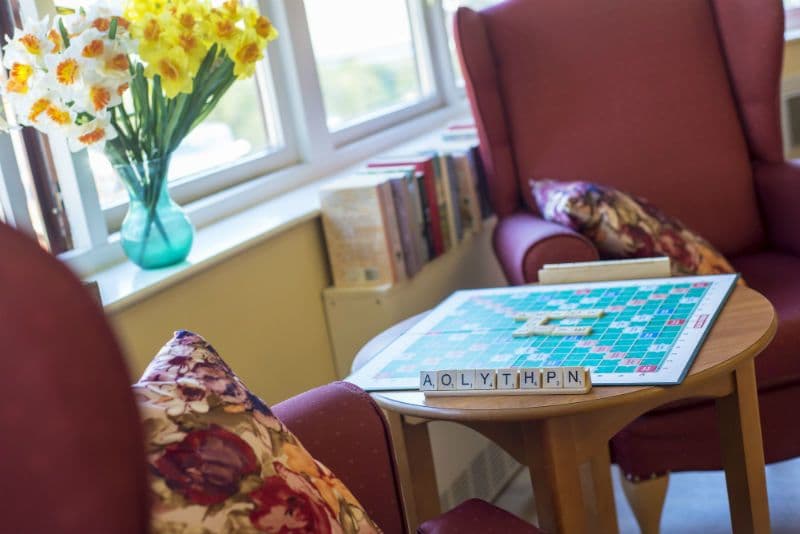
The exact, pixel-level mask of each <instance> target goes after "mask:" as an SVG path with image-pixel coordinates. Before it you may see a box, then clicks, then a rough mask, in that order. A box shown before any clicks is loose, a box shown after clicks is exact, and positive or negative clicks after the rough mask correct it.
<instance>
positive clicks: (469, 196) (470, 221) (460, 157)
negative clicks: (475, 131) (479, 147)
mask: <svg viewBox="0 0 800 534" xmlns="http://www.w3.org/2000/svg"><path fill="white" fill-rule="evenodd" d="M452 158H453V168H454V169H455V174H456V176H457V177H458V186H459V189H458V192H459V199H458V200H459V209H460V211H461V221H462V225H463V227H464V228H465V229H468V230H471V231H472V232H477V231H479V230H480V229H481V226H482V223H483V216H482V215H481V206H480V201H479V200H478V184H477V182H478V177H477V172H476V170H475V168H474V167H473V163H472V160H471V159H470V157H469V151H464V152H454V153H453V154H452Z"/></svg>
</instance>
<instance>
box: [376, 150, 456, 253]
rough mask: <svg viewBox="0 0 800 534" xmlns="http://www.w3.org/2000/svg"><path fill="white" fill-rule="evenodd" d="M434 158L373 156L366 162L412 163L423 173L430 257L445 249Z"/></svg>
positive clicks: (379, 163)
mask: <svg viewBox="0 0 800 534" xmlns="http://www.w3.org/2000/svg"><path fill="white" fill-rule="evenodd" d="M435 159H436V158H434V157H433V155H431V154H423V155H420V154H416V155H405V156H404V155H398V156H383V157H378V158H375V159H373V160H371V161H370V162H369V163H368V164H367V167H389V166H397V165H414V166H415V167H416V169H417V171H419V172H421V173H423V188H422V190H421V192H424V199H425V200H427V208H428V209H427V224H428V233H429V236H430V240H431V244H432V249H433V250H432V255H431V258H435V257H436V256H439V255H440V254H442V253H443V252H444V251H445V247H444V244H445V243H444V232H443V231H442V217H441V213H440V206H441V200H440V199H439V196H438V194H437V182H436V170H435V166H434V161H435Z"/></svg>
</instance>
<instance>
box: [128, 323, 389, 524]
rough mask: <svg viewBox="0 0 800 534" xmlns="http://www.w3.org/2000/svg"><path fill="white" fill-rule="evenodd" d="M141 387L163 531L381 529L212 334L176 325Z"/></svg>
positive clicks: (155, 505)
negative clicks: (227, 358)
mask: <svg viewBox="0 0 800 534" xmlns="http://www.w3.org/2000/svg"><path fill="white" fill-rule="evenodd" d="M133 391H134V395H135V396H136V398H137V400H138V404H139V408H140V411H141V414H142V418H143V423H144V429H145V436H146V446H147V459H148V464H149V468H150V475H151V477H150V480H151V483H150V487H151V491H152V527H153V532H154V533H156V534H160V533H169V534H178V533H181V534H183V533H186V534H190V533H191V534H195V533H197V534H206V533H209V534H210V533H234V532H235V533H251V534H256V533H263V532H269V533H275V534H278V533H280V534H289V533H295V532H296V533H311V532H314V533H316V532H320V533H374V532H380V530H379V529H378V527H377V526H376V525H375V524H374V523H373V522H372V520H371V519H370V518H369V517H368V516H367V514H366V513H365V512H364V509H363V507H362V506H361V505H360V504H359V502H358V501H357V500H356V498H355V497H354V496H353V494H352V493H350V491H349V490H348V489H347V488H346V487H345V485H344V484H343V483H342V482H341V481H340V480H339V479H338V478H336V476H335V475H334V474H333V473H331V472H330V471H329V470H328V469H327V468H326V467H325V466H324V465H322V464H320V463H319V462H317V461H316V460H314V458H313V457H312V456H311V455H310V454H309V453H308V451H306V449H305V448H303V446H302V445H301V444H300V442H299V441H298V440H297V438H296V437H295V436H294V435H293V434H292V433H291V432H290V431H289V430H288V429H287V428H286V427H285V426H284V425H283V423H281V421H279V420H278V419H277V418H276V417H275V416H274V415H273V414H272V412H271V411H270V409H269V408H268V407H267V406H266V404H264V402H263V401H261V399H259V398H258V397H256V396H255V395H253V394H252V393H250V391H249V390H248V389H247V387H245V385H244V383H242V381H241V380H240V379H239V378H238V377H237V376H236V375H235V374H234V373H233V371H231V369H230V367H228V366H227V365H226V364H225V362H224V361H223V360H222V358H220V356H219V354H217V352H216V351H215V350H214V348H213V347H212V346H211V345H210V344H209V343H207V342H206V341H205V340H204V339H203V338H202V337H200V336H198V335H196V334H193V333H191V332H186V331H179V332H176V333H175V335H174V337H173V338H172V340H170V341H169V343H167V344H166V345H165V346H164V347H163V348H162V349H161V351H160V352H159V353H158V354H157V355H156V357H155V359H154V360H153V361H152V362H151V363H150V365H149V366H148V368H147V370H146V371H145V373H144V375H143V376H142V379H141V380H139V382H137V383H136V384H134V386H133Z"/></svg>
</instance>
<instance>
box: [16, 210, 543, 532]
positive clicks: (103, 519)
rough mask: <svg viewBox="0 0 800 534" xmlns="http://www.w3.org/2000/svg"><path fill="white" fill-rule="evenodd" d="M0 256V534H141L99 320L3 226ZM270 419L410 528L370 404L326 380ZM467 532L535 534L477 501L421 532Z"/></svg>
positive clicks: (46, 258)
mask: <svg viewBox="0 0 800 534" xmlns="http://www.w3.org/2000/svg"><path fill="white" fill-rule="evenodd" d="M0 251H2V258H3V260H2V261H0V347H2V352H0V354H2V358H3V370H4V376H5V379H4V380H3V384H2V387H0V488H2V491H1V492H0V517H2V518H3V519H2V521H0V533H4V534H5V533H8V534H17V533H22V532H24V533H26V534H38V533H42V534H44V533H47V534H86V533H98V534H105V533H109V534H110V533H114V534H146V533H147V532H148V530H149V520H148V517H149V507H148V497H147V496H148V492H149V486H148V483H147V476H146V462H145V451H144V440H143V434H142V429H141V425H140V420H139V415H138V413H137V409H136V405H135V402H134V398H133V393H132V392H131V388H130V383H131V380H130V377H129V375H128V372H127V369H126V367H125V361H124V358H123V356H122V353H121V351H120V347H119V345H118V344H117V341H116V339H115V338H114V335H113V334H112V332H111V330H110V328H109V326H108V323H107V322H106V320H105V318H104V316H103V312H102V310H101V309H100V307H99V306H98V305H97V304H96V303H95V301H94V300H93V298H92V297H91V296H90V295H89V293H88V292H87V291H85V290H84V288H83V287H82V286H81V283H80V282H79V281H78V280H77V279H76V278H75V277H74V276H73V275H72V274H71V273H70V272H69V271H68V270H67V268H66V267H65V266H64V265H62V264H61V262H60V261H58V260H56V259H55V258H53V257H52V256H50V255H49V254H47V253H46V252H44V251H43V250H42V249H41V248H39V246H38V245H37V244H36V243H35V242H34V241H33V240H31V239H29V238H27V237H25V236H23V235H22V234H20V233H18V232H17V231H15V230H12V229H11V228H9V227H8V226H5V225H3V224H2V223H0ZM273 411H274V413H275V414H276V415H277V416H278V417H280V418H281V420H283V421H284V422H285V423H286V425H287V426H288V427H289V428H290V429H291V430H292V431H293V432H294V433H295V434H296V435H297V436H298V437H299V438H300V440H301V441H302V442H303V443H304V444H305V446H306V447H307V448H308V449H309V451H311V453H312V454H313V455H314V456H315V457H316V458H318V459H319V460H321V461H322V462H323V463H325V464H326V465H328V466H329V467H330V468H331V469H333V470H334V472H336V473H337V474H338V475H339V476H340V477H341V479H342V480H343V481H344V482H345V483H346V484H347V485H348V487H350V488H351V490H352V491H353V493H354V494H355V495H356V496H357V497H358V498H359V500H360V501H361V502H362V504H364V506H365V508H366V510H367V512H368V513H369V514H370V516H371V517H372V518H373V519H374V520H375V521H376V522H377V523H378V524H379V525H380V526H381V527H382V528H383V529H384V532H386V533H387V534H400V533H401V532H406V531H407V530H406V525H405V520H404V514H403V508H402V501H401V499H400V494H399V490H398V485H397V480H396V475H395V467H394V460H393V452H392V444H391V442H390V441H389V433H388V430H387V428H386V423H385V421H384V419H383V415H382V413H381V411H380V410H379V409H378V407H377V406H376V405H375V404H374V403H373V402H372V399H371V398H370V397H369V395H367V394H365V393H364V392H363V391H361V390H360V389H358V388H357V387H355V386H353V385H352V384H347V383H344V382H335V383H332V384H328V385H326V386H322V387H320V388H317V389H314V390H312V391H308V392H306V393H303V394H302V395H298V396H297V397H293V398H292V399H289V400H287V401H284V402H282V403H279V404H277V405H275V406H273ZM355 459H357V460H358V461H354V460H355ZM476 528H477V529H478V531H481V532H497V533H500V532H518V533H520V534H535V533H537V532H539V531H538V530H537V529H536V528H535V527H533V526H531V525H529V524H527V523H525V522H523V521H521V520H520V519H517V518H516V517H514V516H512V515H510V514H508V513H506V512H504V511H502V510H500V509H498V508H495V507H494V506H492V505H490V504H488V503H486V502H483V501H479V500H477V499H473V500H470V501H466V502H465V503H462V504H461V505H460V506H458V507H457V508H455V509H453V510H451V511H450V512H448V513H446V514H444V515H442V516H439V517H438V518H435V519H432V520H430V521H427V522H426V523H423V524H422V525H421V526H420V527H419V532H422V533H441V534H446V533H456V532H470V531H472V532H474V531H475V530H474V529H476Z"/></svg>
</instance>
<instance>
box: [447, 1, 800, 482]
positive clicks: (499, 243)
mask: <svg viewBox="0 0 800 534" xmlns="http://www.w3.org/2000/svg"><path fill="white" fill-rule="evenodd" d="M455 33H456V39H457V44H458V48H459V54H460V58H461V63H462V67H463V72H464V76H465V80H466V87H467V94H468V96H469V99H470V103H471V105H472V110H473V114H474V116H475V119H476V122H477V126H478V132H479V135H480V142H481V154H482V156H483V159H484V160H485V164H486V169H487V173H488V180H489V188H490V199H491V203H492V206H493V208H494V210H495V211H496V213H497V214H498V216H499V219H500V221H499V223H498V226H497V229H496V231H495V236H494V246H495V251H496V253H497V256H498V258H499V260H500V262H501V264H502V266H503V268H504V270H505V273H506V275H507V277H508V279H509V281H510V282H511V283H514V284H520V283H525V282H533V281H536V279H537V271H538V269H539V268H540V267H541V265H542V264H543V263H544V262H545V261H562V262H568V261H583V260H589V259H593V258H596V257H597V252H596V251H595V250H594V248H593V247H592V245H591V244H590V243H589V242H587V241H586V240H585V239H583V238H582V237H581V236H578V235H576V234H575V233H573V232H571V231H569V230H565V229H560V228H557V227H553V225H551V224H548V223H546V222H544V221H543V220H542V219H541V218H539V216H538V213H537V209H536V206H535V203H534V202H533V200H532V197H531V192H530V190H529V185H528V181H529V180H530V179H532V178H552V179H561V180H576V179H585V180H589V181H595V182H599V183H603V184H607V185H611V186H613V187H617V188H620V189H623V190H626V191H630V192H632V193H634V194H636V195H639V196H643V197H646V198H648V199H650V200H651V201H652V202H653V203H654V204H655V205H657V206H659V207H660V208H662V209H663V210H664V211H666V212H667V213H669V214H671V215H674V216H676V217H678V218H679V219H681V220H682V221H684V222H685V223H686V224H687V225H688V226H689V227H691V228H693V229H695V230H696V231H698V232H699V233H700V234H701V235H703V236H705V237H706V238H708V239H709V240H710V241H711V242H712V243H714V245H716V246H717V248H718V249H719V250H720V251H722V252H723V253H724V254H725V255H726V256H727V257H728V258H729V259H730V260H731V261H732V263H733V264H734V265H735V266H736V268H737V269H739V270H740V271H741V273H742V274H743V276H744V278H745V280H746V281H747V283H748V284H749V285H750V286H751V287H753V288H754V289H756V290H758V291H760V292H762V293H763V294H764V295H766V296H767V297H768V298H769V299H770V300H771V301H772V303H773V304H774V305H775V307H776V309H777V313H778V316H779V321H780V322H779V328H778V334H777V337H776V338H775V341H774V343H773V344H772V346H771V347H770V348H769V349H767V351H766V352H764V353H763V354H762V355H761V356H760V357H759V358H758V359H757V360H756V370H757V375H758V380H759V387H760V400H761V408H762V410H761V416H762V428H763V432H764V444H765V453H766V458H767V461H770V462H775V461H779V460H783V459H786V458H790V457H794V456H797V455H798V454H800V434H799V433H798V431H797V430H796V425H795V424H793V419H794V415H793V414H792V413H791V410H787V409H786V407H787V406H792V405H795V404H797V403H798V402H800V358H798V356H800V355H798V353H797V351H798V347H800V222H799V221H800V219H798V213H797V206H800V168H798V167H796V166H795V165H793V164H790V163H786V162H784V159H783V148H782V142H781V130H780V121H779V81H780V73H781V64H782V54H783V46H784V42H783V6H782V4H781V2H780V0H748V1H729V0H686V1H682V2H673V1H661V2H641V1H639V0H592V1H588V0H509V1H506V2H504V3H501V4H498V5H496V6H493V7H490V8H488V9H485V10H483V11H481V12H475V11H472V10H470V9H467V8H462V9H460V10H459V11H458V12H457V15H456V21H455ZM709 402H710V401H706V402H701V401H698V402H696V403H694V404H692V405H682V406H680V407H671V408H667V409H663V410H659V411H657V412H654V413H651V414H648V415H646V416H644V417H642V418H641V419H639V420H637V421H635V422H634V423H633V424H631V425H630V426H629V427H627V428H626V429H625V430H624V431H622V432H621V433H620V434H619V435H618V436H616V437H615V438H614V440H613V441H612V444H611V447H612V455H613V458H614V459H615V461H616V462H617V463H618V464H619V465H620V466H621V468H622V470H623V471H624V473H625V474H626V475H627V477H628V478H629V479H630V480H639V479H649V478H650V477H651V476H653V475H658V474H661V473H665V472H668V471H680V470H690V469H691V470H696V469H718V468H720V465H721V464H720V458H719V450H718V446H717V440H718V438H717V433H716V430H715V427H716V421H715V419H714V418H713V416H712V413H711V410H710V409H709V406H710V404H709Z"/></svg>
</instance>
